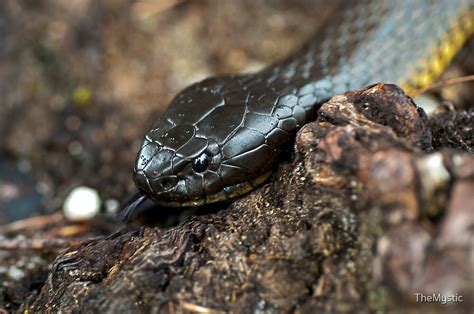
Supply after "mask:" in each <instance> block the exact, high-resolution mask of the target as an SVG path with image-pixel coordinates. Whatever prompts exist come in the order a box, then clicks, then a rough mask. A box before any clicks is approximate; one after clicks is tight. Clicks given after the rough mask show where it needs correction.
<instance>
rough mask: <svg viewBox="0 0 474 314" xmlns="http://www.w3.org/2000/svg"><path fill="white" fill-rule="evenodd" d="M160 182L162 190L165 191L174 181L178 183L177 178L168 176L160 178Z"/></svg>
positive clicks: (171, 186)
mask: <svg viewBox="0 0 474 314" xmlns="http://www.w3.org/2000/svg"><path fill="white" fill-rule="evenodd" d="M160 183H161V186H162V187H163V190H165V191H167V190H170V189H172V188H173V187H174V186H175V185H176V183H178V180H177V179H176V178H173V177H170V178H164V179H162V180H161V182H160Z"/></svg>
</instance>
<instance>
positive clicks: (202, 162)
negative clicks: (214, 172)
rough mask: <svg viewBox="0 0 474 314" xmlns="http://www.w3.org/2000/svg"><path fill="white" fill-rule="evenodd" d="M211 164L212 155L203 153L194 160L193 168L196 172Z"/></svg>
mask: <svg viewBox="0 0 474 314" xmlns="http://www.w3.org/2000/svg"><path fill="white" fill-rule="evenodd" d="M210 164H211V157H210V156H208V155H207V154H202V155H201V156H199V157H198V158H196V159H194V160H193V169H194V170H195V171H196V172H203V171H205V170H206V169H207V168H208V167H209V165H210Z"/></svg>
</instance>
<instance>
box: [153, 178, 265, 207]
mask: <svg viewBox="0 0 474 314" xmlns="http://www.w3.org/2000/svg"><path fill="white" fill-rule="evenodd" d="M271 174H272V173H271V171H269V172H267V173H265V174H263V175H261V176H259V177H257V178H256V179H254V180H252V181H249V182H244V183H238V184H234V185H231V186H228V187H225V188H224V189H223V190H221V191H220V192H217V193H214V194H212V195H207V196H206V197H205V198H200V199H196V200H191V201H185V202H166V201H165V202H163V201H159V200H156V203H157V204H159V205H160V206H168V207H197V206H203V205H207V204H212V203H217V202H222V201H228V200H232V199H234V198H236V197H239V196H242V195H244V194H247V193H249V192H250V191H252V190H253V189H255V188H256V187H258V186H259V185H261V184H262V183H264V182H265V181H266V180H267V179H268V178H269V177H270V175H271Z"/></svg>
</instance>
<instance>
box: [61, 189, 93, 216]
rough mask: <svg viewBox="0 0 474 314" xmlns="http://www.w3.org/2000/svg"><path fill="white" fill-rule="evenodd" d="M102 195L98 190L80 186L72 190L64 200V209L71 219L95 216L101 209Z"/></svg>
mask: <svg viewBox="0 0 474 314" xmlns="http://www.w3.org/2000/svg"><path fill="white" fill-rule="evenodd" d="M100 203H101V202H100V197H99V193H97V191H96V190H94V189H91V188H89V187H86V186H79V187H77V188H75V189H74V190H72V191H71V192H70V193H69V195H68V196H67V197H66V200H65V201H64V206H63V211H64V215H65V216H66V218H68V219H70V220H87V219H91V218H93V217H94V216H95V215H97V213H98V212H99V209H100Z"/></svg>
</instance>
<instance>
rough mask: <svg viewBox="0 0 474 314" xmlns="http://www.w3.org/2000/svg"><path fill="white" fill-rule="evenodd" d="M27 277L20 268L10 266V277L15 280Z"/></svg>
mask: <svg viewBox="0 0 474 314" xmlns="http://www.w3.org/2000/svg"><path fill="white" fill-rule="evenodd" d="M24 276H25V273H24V272H23V270H21V269H20V268H18V267H16V266H15V265H13V266H10V268H9V269H8V277H10V278H11V279H13V280H20V279H22V278H23V277H24Z"/></svg>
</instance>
